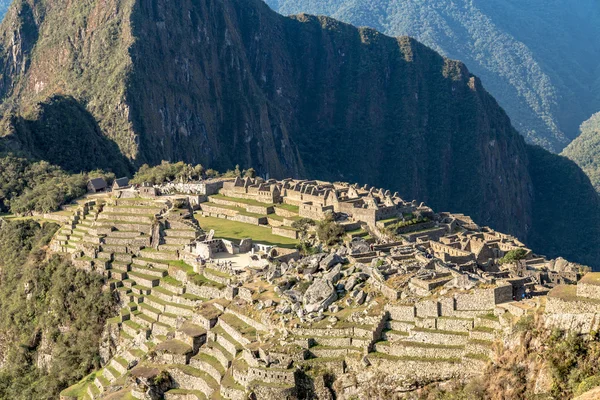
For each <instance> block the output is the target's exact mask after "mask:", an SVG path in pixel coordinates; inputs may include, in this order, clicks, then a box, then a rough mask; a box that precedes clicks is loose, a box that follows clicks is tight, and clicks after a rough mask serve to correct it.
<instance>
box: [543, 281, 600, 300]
mask: <svg viewBox="0 0 600 400" xmlns="http://www.w3.org/2000/svg"><path fill="white" fill-rule="evenodd" d="M548 297H555V298H558V299H561V300H564V301H583V302H586V303H594V304H600V300H598V299H590V298H587V297H578V296H577V286H576V285H558V286H556V287H554V288H552V290H550V292H548Z"/></svg>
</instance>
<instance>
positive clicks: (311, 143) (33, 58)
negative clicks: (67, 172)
mask: <svg viewBox="0 0 600 400" xmlns="http://www.w3.org/2000/svg"><path fill="white" fill-rule="evenodd" d="M0 37H1V41H0V42H1V43H2V52H1V53H0V57H1V59H2V61H1V63H0V68H1V69H2V80H1V81H0V96H2V97H3V98H4V99H5V101H4V103H3V107H4V108H5V110H6V111H7V112H10V113H13V114H19V113H20V114H24V115H28V113H27V110H29V109H31V108H32V107H33V108H35V107H39V106H37V104H39V103H40V102H42V103H45V102H47V101H48V99H49V98H52V96H54V95H55V94H57V93H60V94H61V96H71V97H72V98H73V99H74V101H76V102H78V103H79V104H80V106H81V107H84V108H85V110H87V112H89V114H91V116H93V118H94V119H95V120H96V123H97V129H99V130H100V131H101V132H103V133H104V134H105V135H106V136H107V137H108V138H110V140H112V141H114V142H115V143H116V144H117V145H118V147H119V149H120V150H121V152H122V153H123V154H124V155H126V156H127V157H129V158H130V159H132V160H133V161H134V163H136V164H138V165H139V164H141V163H144V162H148V163H158V162H160V161H161V160H163V159H168V160H184V161H187V162H192V163H203V164H205V165H206V166H209V167H213V168H218V169H221V170H223V169H226V168H232V167H233V166H234V165H235V164H236V163H239V164H241V165H242V167H248V166H254V167H255V168H256V169H257V170H258V172H259V173H261V174H263V175H269V176H274V177H285V176H289V175H293V176H305V177H318V178H323V179H328V180H338V179H343V180H350V181H359V182H369V183H371V184H375V185H377V186H385V187H389V188H391V189H397V190H398V191H399V192H400V194H401V195H403V196H404V197H406V198H409V199H412V198H416V199H419V200H422V201H426V202H427V203H428V204H430V205H431V206H433V207H434V208H435V209H445V210H452V211H455V212H464V213H467V214H470V215H472V216H473V217H474V218H475V219H476V220H477V221H478V222H479V223H480V224H489V225H492V226H494V227H496V228H498V229H500V230H504V231H507V232H510V233H514V234H517V235H519V236H520V237H521V238H523V239H524V240H527V239H531V238H532V237H533V236H532V235H533V233H532V230H534V229H536V228H537V227H538V226H540V225H539V224H540V223H543V224H542V225H543V226H544V227H546V228H547V227H548V226H550V227H551V228H553V229H555V228H556V229H555V230H556V231H557V232H558V233H557V235H556V236H549V237H547V238H544V241H540V244H539V247H537V248H536V251H539V252H545V253H548V255H549V256H554V255H556V254H555V253H554V251H555V250H556V251H559V250H560V251H561V252H562V253H561V254H562V255H564V256H567V257H572V258H574V259H576V260H578V261H581V262H589V263H597V262H598V259H600V257H597V256H598V255H599V254H598V253H599V252H600V246H595V247H594V246H593V245H592V244H594V243H596V242H597V241H598V240H599V239H598V238H599V237H600V235H594V234H595V233H596V232H598V231H599V230H600V223H597V221H595V220H593V217H592V219H590V218H587V217H586V218H584V219H581V218H582V215H586V216H588V215H592V216H593V215H595V214H596V215H600V212H598V210H600V207H599V205H598V199H597V196H596V195H595V193H594V191H593V188H592V187H591V185H590V184H589V181H588V182H586V181H585V176H584V175H583V173H582V172H581V171H580V170H578V169H577V168H575V169H574V170H572V171H571V170H570V172H569V173H572V174H574V175H575V176H577V177H578V178H577V179H571V180H564V181H563V180H562V179H560V178H558V177H555V178H552V179H549V180H548V181H549V184H548V186H547V187H536V186H534V183H535V181H533V180H532V178H535V176H533V175H532V174H531V173H530V168H534V167H535V166H530V165H529V164H530V155H529V154H528V152H529V151H531V150H528V148H527V146H526V145H525V142H524V140H523V139H522V137H521V136H519V135H518V133H517V132H516V131H515V130H514V128H513V127H512V126H511V124H510V121H509V119H508V117H507V116H506V114H505V113H504V112H503V110H502V109H501V108H500V107H499V106H498V104H497V103H496V101H495V100H494V99H493V98H492V97H491V96H490V95H489V94H488V93H487V92H486V91H485V90H484V89H483V87H482V85H481V82H480V81H479V80H478V79H477V78H475V77H474V76H472V75H471V74H470V73H469V72H468V71H467V69H466V68H465V66H464V65H463V64H461V63H459V62H455V61H451V60H448V59H445V58H442V57H441V56H440V55H439V54H437V53H435V52H434V51H432V50H431V49H429V48H427V47H425V46H423V45H422V44H420V43H418V42H417V41H415V40H413V39H410V38H407V37H402V38H399V39H393V38H389V37H386V36H384V35H381V34H379V33H377V32H376V31H373V30H370V29H356V28H354V27H352V26H349V25H346V24H343V23H340V22H337V21H335V20H332V19H329V18H325V17H320V18H317V17H311V16H306V15H300V16H296V17H293V18H284V17H282V16H280V15H278V14H276V13H275V12H273V11H271V10H270V9H269V8H268V7H267V6H266V5H265V4H264V3H262V2H261V1H259V0H243V1H242V0H202V1H192V0H184V1H182V2H180V3H179V4H178V5H177V7H174V6H173V3H172V2H168V1H166V0H153V1H136V0H105V1H100V0H94V1H85V2H84V1H74V2H64V1H58V0H20V3H19V4H17V6H16V7H13V8H11V11H10V12H9V14H8V15H7V17H6V19H5V21H4V23H3V24H2V27H1V29H0ZM57 54H58V55H59V56H58V57H57V56H56V55H57ZM11 121H12V119H11ZM86 126H88V128H87V130H84V132H83V133H82V135H87V134H92V133H93V132H92V130H94V129H95V128H96V127H95V125H94V124H87V125H86ZM8 128H9V129H5V132H9V133H10V134H9V135H8V136H7V137H5V138H4V139H2V140H4V141H10V142H11V143H12V142H19V143H22V147H23V148H24V149H26V150H27V149H29V151H30V153H32V154H37V155H39V156H40V157H43V156H44V154H45V151H44V149H46V148H50V147H51V142H52V141H54V140H55V138H56V137H58V136H60V135H59V134H53V133H50V132H46V133H44V135H38V137H39V138H40V139H41V140H38V141H36V142H35V143H33V144H32V142H31V141H27V140H26V139H27V135H24V134H23V133H21V131H20V130H19V129H16V128H14V126H13V125H11V123H10V121H9V124H8ZM54 129H55V130H59V129H61V128H60V127H59V126H58V125H57V126H56V128H54ZM86 132H87V133H86ZM44 138H48V140H47V142H44V140H43V139H44ZM53 149H56V150H55V151H56V152H60V150H59V149H58V148H57V147H56V146H55V147H53ZM46 154H47V152H46ZM68 154H70V155H71V159H69V157H67V156H61V157H58V156H57V155H56V154H54V151H53V156H54V157H55V159H54V162H57V163H61V160H63V161H65V162H66V160H68V161H70V162H72V163H74V164H77V163H81V165H85V164H83V163H84V161H83V160H81V159H82V158H84V157H85V156H86V153H85V151H82V152H79V153H77V152H69V153H68ZM78 154H79V155H78ZM542 154H544V155H545V154H546V153H545V152H542ZM542 158H544V157H534V158H532V160H534V161H536V160H538V159H542ZM553 171H554V172H555V173H556V174H562V173H563V172H564V171H563V170H562V169H560V168H558V169H556V170H553ZM578 174H579V175H578ZM536 176H537V175H536ZM544 182H545V181H544ZM554 182H562V183H563V184H564V187H561V191H562V190H563V189H565V188H567V189H568V190H569V191H570V192H578V193H588V192H590V191H591V192H592V193H594V196H595V197H590V196H583V197H581V198H577V199H574V200H573V203H570V204H572V207H571V209H568V210H564V209H563V208H560V209H558V208H556V207H555V205H554V203H552V202H550V201H548V199H547V198H545V197H544V196H546V195H549V194H552V196H559V198H557V199H555V200H561V196H562V198H565V199H566V198H567V197H566V196H565V195H563V194H562V193H560V192H559V193H553V190H554V189H555V187H554V186H553V185H554ZM569 185H570V186H569ZM540 196H541V197H540ZM559 203H560V202H557V204H559ZM536 207H537V208H536ZM542 207H543V210H542ZM573 210H576V212H577V213H578V214H577V215H571V214H572V213H571V211H573ZM534 211H543V213H541V214H540V213H535V212H534ZM559 211H560V212H559ZM534 215H541V218H546V216H547V215H554V217H553V218H551V219H550V220H546V219H543V220H535V219H534V218H533V216H534ZM567 222H568V223H569V224H574V225H575V226H581V224H584V223H585V224H586V225H589V226H590V228H589V230H588V231H587V232H586V233H585V234H584V233H582V232H578V234H577V235H576V236H575V237H569V240H573V241H576V242H577V244H576V245H574V246H570V244H571V243H569V246H567V241H566V240H565V239H566V235H567V231H566V230H565V231H562V230H560V229H558V228H557V227H563V226H565V224H566V223H567ZM537 234H538V235H542V234H544V232H543V231H540V232H538V233H537ZM536 243H537V242H536ZM584 248H585V249H588V248H592V249H594V248H595V250H592V251H591V252H583V251H581V250H582V249H584Z"/></svg>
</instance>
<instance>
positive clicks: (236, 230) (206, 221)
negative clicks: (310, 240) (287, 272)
mask: <svg viewBox="0 0 600 400" xmlns="http://www.w3.org/2000/svg"><path fill="white" fill-rule="evenodd" d="M197 219H198V222H199V223H200V226H201V227H202V229H204V231H205V232H208V231H210V230H211V229H214V231H215V237H218V238H222V239H227V240H232V241H239V240H241V239H246V238H252V240H254V241H255V242H258V243H264V244H268V245H273V246H280V247H286V248H294V247H295V246H296V245H297V244H298V243H299V241H298V240H296V239H290V238H285V237H281V236H277V235H273V234H272V233H271V230H270V229H268V228H265V227H260V226H257V225H250V224H245V223H243V222H236V221H231V220H227V219H222V218H213V217H200V216H197Z"/></svg>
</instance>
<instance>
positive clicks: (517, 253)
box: [498, 249, 527, 264]
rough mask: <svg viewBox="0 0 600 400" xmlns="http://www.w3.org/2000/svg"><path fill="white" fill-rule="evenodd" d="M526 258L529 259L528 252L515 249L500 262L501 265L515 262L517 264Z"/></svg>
mask: <svg viewBox="0 0 600 400" xmlns="http://www.w3.org/2000/svg"><path fill="white" fill-rule="evenodd" d="M525 257H527V250H525V249H514V250H510V251H509V252H507V253H506V254H505V255H504V257H502V258H501V259H500V260H498V262H499V263H500V264H510V263H514V262H517V261H519V260H522V259H524V258H525Z"/></svg>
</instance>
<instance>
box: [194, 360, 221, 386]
mask: <svg viewBox="0 0 600 400" xmlns="http://www.w3.org/2000/svg"><path fill="white" fill-rule="evenodd" d="M189 364H190V366H192V367H194V368H197V369H199V370H201V371H205V372H206V373H207V374H209V375H210V376H211V377H212V378H213V379H214V380H215V381H216V382H221V379H222V377H223V375H224V374H225V368H223V365H221V363H220V362H219V360H217V359H216V358H215V357H214V356H211V355H209V354H206V353H198V354H196V355H195V356H194V357H192V358H191V359H190V363H189Z"/></svg>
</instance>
